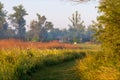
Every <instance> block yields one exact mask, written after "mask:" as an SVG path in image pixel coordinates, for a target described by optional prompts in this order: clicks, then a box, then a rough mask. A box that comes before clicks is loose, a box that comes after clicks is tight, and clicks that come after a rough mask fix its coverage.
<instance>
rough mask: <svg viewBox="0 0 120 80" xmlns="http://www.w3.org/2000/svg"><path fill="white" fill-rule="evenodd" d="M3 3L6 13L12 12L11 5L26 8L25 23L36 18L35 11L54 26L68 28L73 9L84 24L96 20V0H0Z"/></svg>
mask: <svg viewBox="0 0 120 80" xmlns="http://www.w3.org/2000/svg"><path fill="white" fill-rule="evenodd" d="M0 2H2V3H3V4H4V9H5V10H7V11H8V14H10V13H13V9H12V7H13V6H18V5H20V4H22V5H23V6H24V8H25V9H26V11H27V13H28V14H29V15H27V16H26V17H25V19H26V21H27V25H29V24H30V21H32V20H33V19H34V20H37V17H36V13H39V14H40V15H41V16H42V15H45V16H46V18H47V21H51V22H52V23H53V24H54V27H55V28H60V29H63V28H68V24H71V22H70V21H69V19H68V18H70V17H71V16H72V14H73V13H74V12H75V11H78V12H79V13H80V14H81V18H82V20H83V21H84V24H85V25H86V26H88V25H90V24H91V21H92V20H96V17H97V15H98V14H97V8H95V6H98V1H92V2H88V3H82V4H79V3H73V2H70V1H66V0H31V1H30V0H0Z"/></svg>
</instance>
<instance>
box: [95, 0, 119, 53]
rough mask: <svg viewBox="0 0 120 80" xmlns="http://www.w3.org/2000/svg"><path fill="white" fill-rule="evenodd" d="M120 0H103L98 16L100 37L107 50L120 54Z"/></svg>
mask: <svg viewBox="0 0 120 80" xmlns="http://www.w3.org/2000/svg"><path fill="white" fill-rule="evenodd" d="M119 7H120V1H119V0H101V1H100V6H99V12H100V13H101V15H100V16H99V17H98V22H99V24H100V25H101V26H98V27H97V28H99V29H100V30H99V33H100V34H99V39H100V40H101V41H102V43H103V47H104V49H105V50H106V51H111V52H112V53H118V54H119V55H120V8H119Z"/></svg>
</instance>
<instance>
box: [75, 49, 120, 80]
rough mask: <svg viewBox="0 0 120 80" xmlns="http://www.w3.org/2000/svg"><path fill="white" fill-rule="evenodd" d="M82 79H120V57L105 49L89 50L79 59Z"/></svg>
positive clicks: (78, 63) (78, 70)
mask: <svg viewBox="0 0 120 80" xmlns="http://www.w3.org/2000/svg"><path fill="white" fill-rule="evenodd" d="M76 69H77V74H78V75H79V76H80V78H81V80H120V57H119V56H117V55H115V54H114V55H113V54H109V53H104V52H103V51H96V52H88V53H86V57H85V58H84V59H82V60H78V61H77V65H76Z"/></svg>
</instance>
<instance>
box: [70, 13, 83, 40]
mask: <svg viewBox="0 0 120 80" xmlns="http://www.w3.org/2000/svg"><path fill="white" fill-rule="evenodd" d="M69 20H70V21H71V23H72V25H69V27H70V28H69V34H70V38H71V37H72V39H73V40H72V41H75V42H80V41H82V39H83V35H84V31H85V26H84V25H83V23H84V21H82V19H81V17H80V14H79V13H78V11H76V12H75V13H73V14H72V17H71V18H69ZM71 35H74V36H71Z"/></svg>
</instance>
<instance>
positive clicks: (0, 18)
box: [0, 2, 8, 38]
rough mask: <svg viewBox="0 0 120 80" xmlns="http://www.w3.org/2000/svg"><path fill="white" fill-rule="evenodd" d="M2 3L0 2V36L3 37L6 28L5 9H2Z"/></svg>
mask: <svg viewBox="0 0 120 80" xmlns="http://www.w3.org/2000/svg"><path fill="white" fill-rule="evenodd" d="M3 8H4V5H3V4H2V3H1V2H0V38H5V33H6V31H7V29H8V23H7V21H6V17H7V11H5V10H3Z"/></svg>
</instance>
